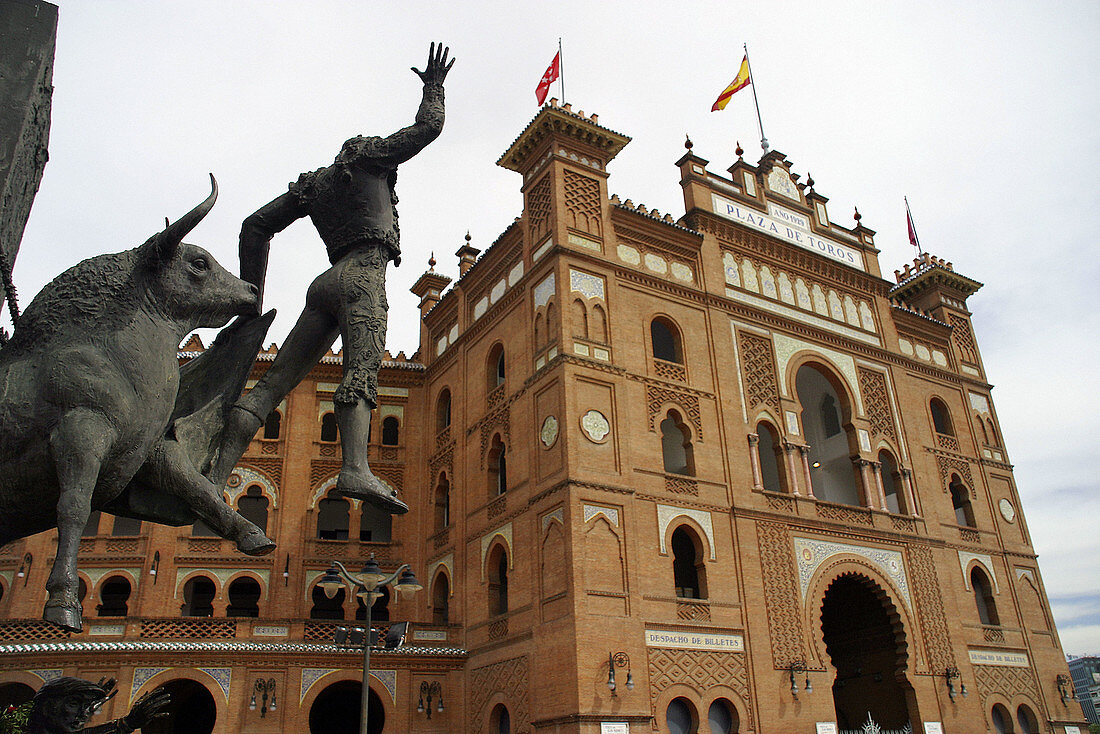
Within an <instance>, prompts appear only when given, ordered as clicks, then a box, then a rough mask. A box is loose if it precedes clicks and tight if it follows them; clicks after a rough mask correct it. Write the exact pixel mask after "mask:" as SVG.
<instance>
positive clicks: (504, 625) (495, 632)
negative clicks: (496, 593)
mask: <svg viewBox="0 0 1100 734" xmlns="http://www.w3.org/2000/svg"><path fill="white" fill-rule="evenodd" d="M507 636H508V620H507V619H498V620H496V621H493V622H490V623H489V639H490V640H500V639H502V638H504V637H507Z"/></svg>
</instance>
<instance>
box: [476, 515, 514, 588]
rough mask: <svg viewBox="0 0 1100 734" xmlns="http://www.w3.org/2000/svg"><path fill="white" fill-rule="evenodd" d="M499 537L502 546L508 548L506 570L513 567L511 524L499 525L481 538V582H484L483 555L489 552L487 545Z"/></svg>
mask: <svg viewBox="0 0 1100 734" xmlns="http://www.w3.org/2000/svg"><path fill="white" fill-rule="evenodd" d="M497 536H500V537H501V538H502V539H503V540H504V544H505V545H506V546H508V568H509V569H511V568H512V567H513V566H515V562H516V554H515V553H513V552H512V523H506V524H504V525H501V526H500V527H499V528H497V529H496V530H494V531H492V532H489V533H486V534H485V535H483V536H481V580H482V581H484V580H485V555H486V554H487V553H488V552H489V544H490V543H492V542H493V539H494V538H496V537H497Z"/></svg>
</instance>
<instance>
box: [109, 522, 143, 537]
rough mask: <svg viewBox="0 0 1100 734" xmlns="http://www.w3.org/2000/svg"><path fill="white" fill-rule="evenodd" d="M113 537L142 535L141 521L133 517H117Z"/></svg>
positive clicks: (112, 528)
mask: <svg viewBox="0 0 1100 734" xmlns="http://www.w3.org/2000/svg"><path fill="white" fill-rule="evenodd" d="M111 535H113V536H115V537H118V536H120V535H121V536H133V535H141V520H136V519H134V518H132V517H116V518H115V522H114V525H113V526H112V527H111Z"/></svg>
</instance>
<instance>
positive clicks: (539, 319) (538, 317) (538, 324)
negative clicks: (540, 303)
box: [535, 311, 546, 349]
mask: <svg viewBox="0 0 1100 734" xmlns="http://www.w3.org/2000/svg"><path fill="white" fill-rule="evenodd" d="M545 321H546V317H545V316H543V314H542V312H541V311H540V312H539V313H537V314H535V349H540V348H542V343H543V341H545V340H546V323H545Z"/></svg>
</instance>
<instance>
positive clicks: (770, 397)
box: [738, 331, 780, 427]
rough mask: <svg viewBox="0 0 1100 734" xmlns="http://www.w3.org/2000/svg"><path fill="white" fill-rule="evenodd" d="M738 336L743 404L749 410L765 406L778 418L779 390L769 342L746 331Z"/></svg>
mask: <svg viewBox="0 0 1100 734" xmlns="http://www.w3.org/2000/svg"><path fill="white" fill-rule="evenodd" d="M738 336H739V339H738V341H739V342H740V346H741V367H742V371H743V373H744V377H745V404H746V405H747V406H748V407H749V409H750V410H753V409H755V408H756V407H757V406H760V405H766V406H768V407H769V408H771V409H772V410H773V411H775V414H776V416H778V415H779V412H780V411H779V390H778V388H777V387H776V378H775V358H774V357H773V356H772V343H771V340H769V339H768V338H767V337H763V336H759V335H757V334H750V333H749V332H747V331H742V332H740V333H739V335H738ZM777 427H778V426H777Z"/></svg>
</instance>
